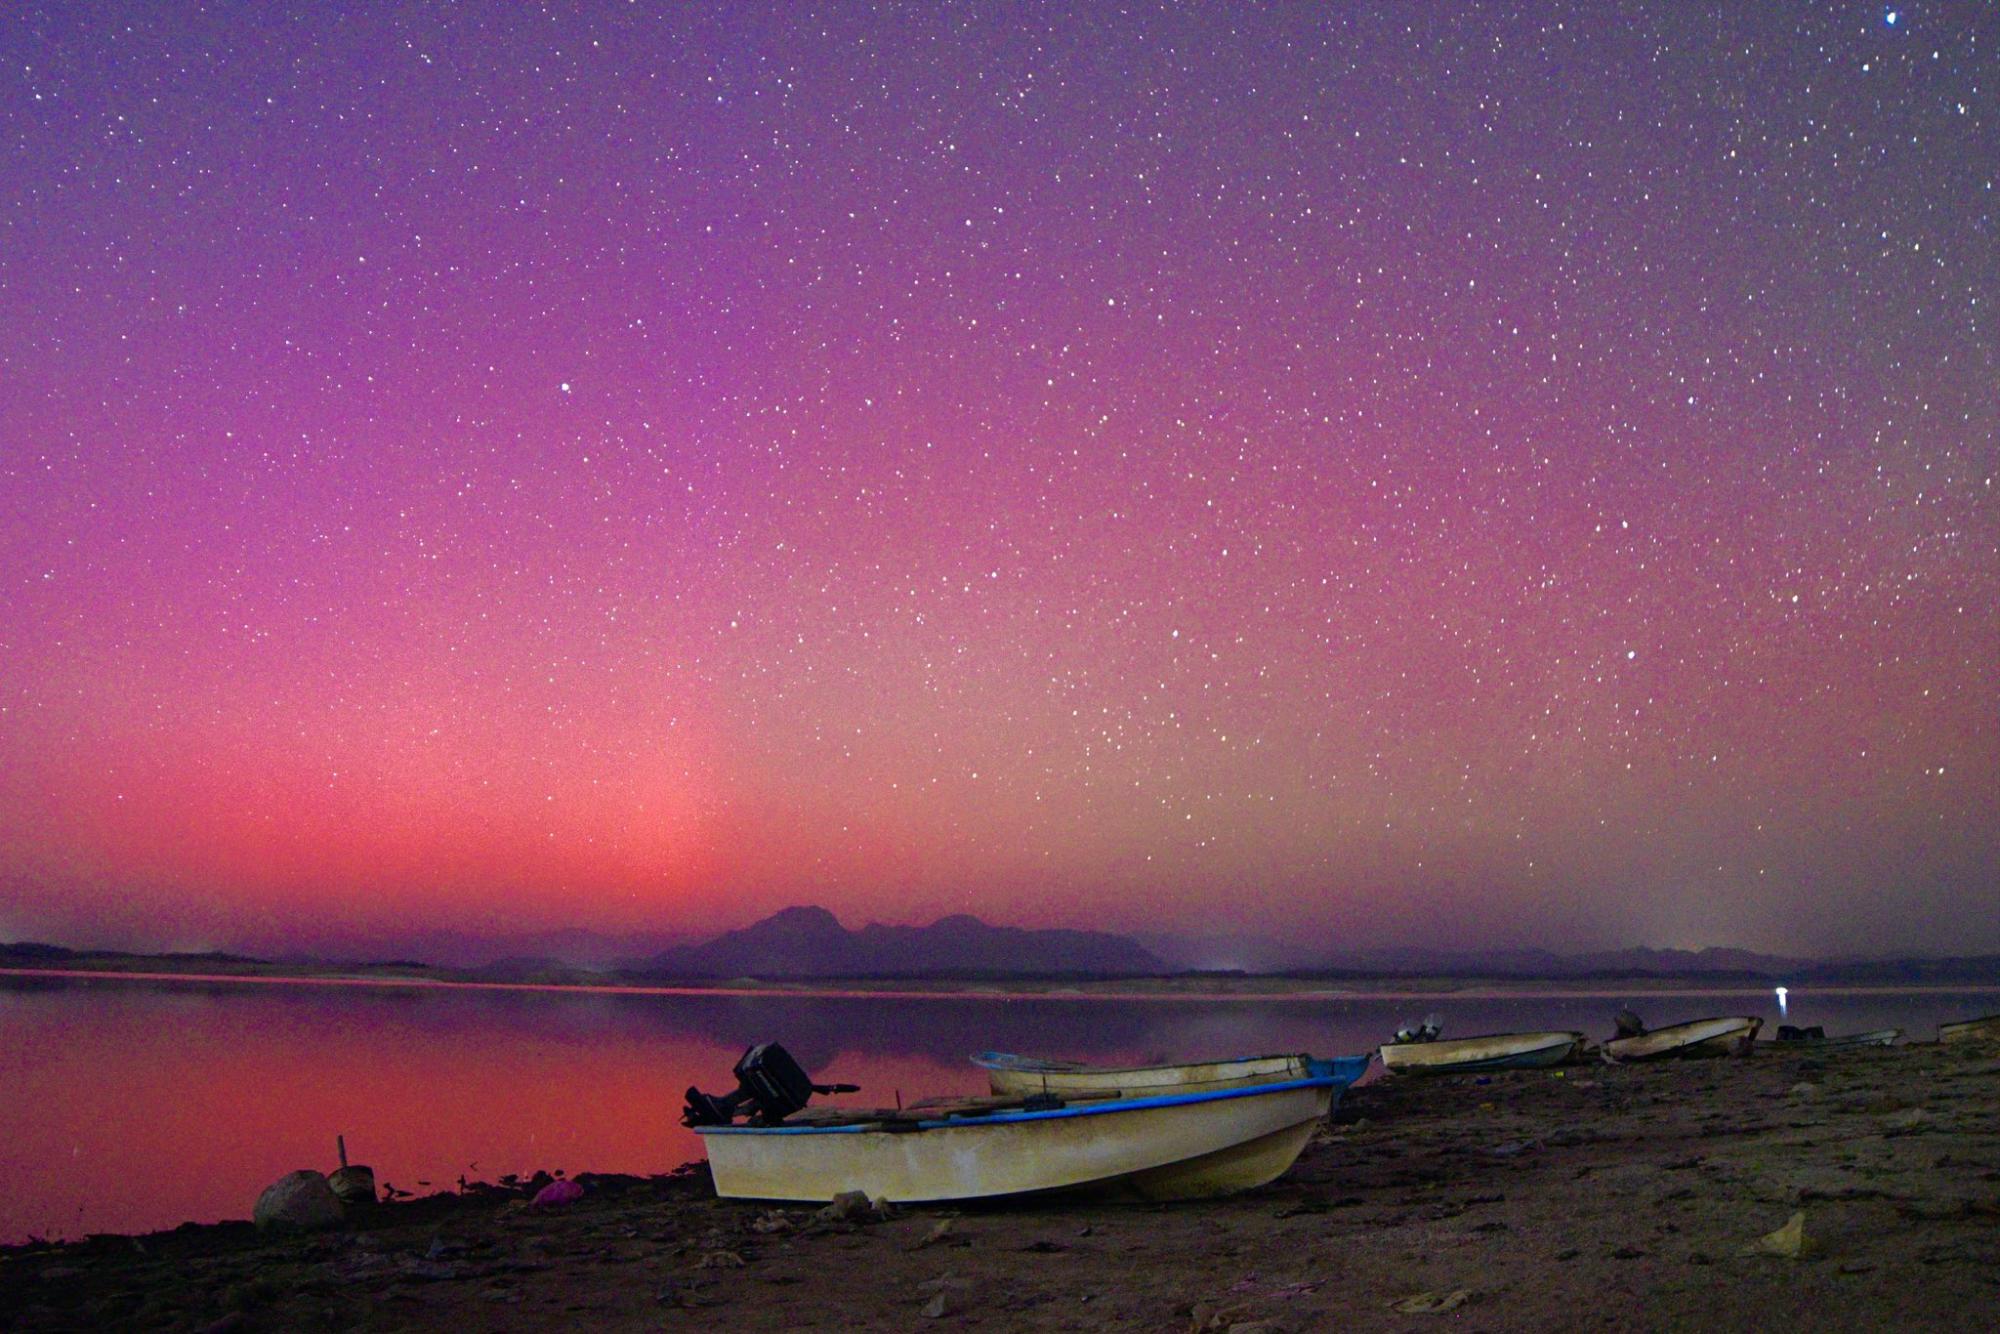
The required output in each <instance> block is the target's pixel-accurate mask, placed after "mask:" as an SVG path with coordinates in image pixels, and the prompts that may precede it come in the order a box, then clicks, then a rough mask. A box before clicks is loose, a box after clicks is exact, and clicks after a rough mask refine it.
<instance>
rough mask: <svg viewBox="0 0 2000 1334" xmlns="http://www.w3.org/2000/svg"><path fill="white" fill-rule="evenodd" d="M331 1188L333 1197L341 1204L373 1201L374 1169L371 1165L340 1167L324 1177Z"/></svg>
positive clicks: (371, 1202) (370, 1202)
mask: <svg viewBox="0 0 2000 1334" xmlns="http://www.w3.org/2000/svg"><path fill="white" fill-rule="evenodd" d="M326 1184H327V1185H328V1186H330V1187H332V1188H333V1194H334V1198H336V1199H338V1200H339V1201H340V1202H341V1203H342V1204H373V1203H375V1169H374V1168H372V1167H342V1168H339V1169H337V1170H335V1172H334V1174H333V1175H332V1176H330V1177H328V1178H327V1179H326Z"/></svg>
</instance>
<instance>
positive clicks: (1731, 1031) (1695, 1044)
mask: <svg viewBox="0 0 2000 1334" xmlns="http://www.w3.org/2000/svg"><path fill="white" fill-rule="evenodd" d="M1763 1026H1764V1021H1763V1020H1762V1019H1757V1018H1753V1017H1751V1016H1749V1015H1729V1016H1726V1017H1723V1018H1719V1019H1691V1020H1689V1021H1688V1022H1687V1023H1684V1024H1669V1025H1668V1026H1667V1027H1665V1028H1656V1029H1654V1030H1653V1031H1652V1032H1650V1033H1640V1034H1637V1035H1636V1036H1633V1037H1628V1038H1613V1039H1611V1040H1610V1041H1609V1042H1607V1043H1605V1044H1604V1045H1603V1047H1601V1048H1599V1050H1600V1051H1602V1052H1603V1054H1604V1059H1605V1060H1607V1061H1610V1062H1612V1063H1613V1064H1616V1063H1618V1062H1620V1061H1657V1060H1661V1059H1664V1058H1667V1057H1688V1056H1747V1055H1749V1054H1750V1045H1751V1044H1752V1043H1753V1042H1755V1041H1756V1040H1757V1030H1758V1029H1760V1028H1762V1027H1763Z"/></svg>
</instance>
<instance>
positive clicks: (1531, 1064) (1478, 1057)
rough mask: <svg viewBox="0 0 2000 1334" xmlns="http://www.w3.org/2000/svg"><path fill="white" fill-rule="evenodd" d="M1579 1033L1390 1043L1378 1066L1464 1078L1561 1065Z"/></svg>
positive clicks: (1394, 1071)
mask: <svg viewBox="0 0 2000 1334" xmlns="http://www.w3.org/2000/svg"><path fill="white" fill-rule="evenodd" d="M1583 1043H1584V1036H1583V1034H1581V1033H1561V1032H1550V1033H1488V1034H1485V1035H1483V1036H1481V1037H1471V1038H1451V1039H1448V1040H1444V1041H1437V1040H1433V1041H1430V1042H1391V1043H1388V1044H1387V1045H1385V1046H1384V1047H1383V1048H1382V1064H1383V1065H1384V1066H1385V1067H1386V1068H1387V1069H1388V1071H1389V1073H1390V1074H1392V1075H1467V1074H1478V1073H1481V1072H1483V1071H1486V1070H1535V1069H1540V1068H1542V1067H1545V1066H1551V1065H1561V1064H1562V1063H1563V1062H1564V1061H1567V1060H1569V1059H1570V1058H1571V1057H1572V1056H1574V1055H1576V1053H1577V1051H1578V1049H1579V1048H1581V1047H1582V1046H1583Z"/></svg>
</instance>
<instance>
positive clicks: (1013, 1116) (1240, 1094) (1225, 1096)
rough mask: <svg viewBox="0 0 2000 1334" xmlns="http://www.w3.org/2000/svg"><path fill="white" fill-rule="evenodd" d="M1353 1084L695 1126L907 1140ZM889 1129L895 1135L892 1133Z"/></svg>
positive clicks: (1305, 1082)
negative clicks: (979, 1112) (930, 1114)
mask: <svg viewBox="0 0 2000 1334" xmlns="http://www.w3.org/2000/svg"><path fill="white" fill-rule="evenodd" d="M1352 1082H1353V1081H1351V1080H1346V1079H1341V1078H1340V1077H1338V1076H1336V1075H1316V1076H1314V1077H1312V1078H1309V1079H1286V1080H1281V1081H1278V1082H1276V1083H1271V1084H1249V1085H1245V1086H1244V1087H1242V1088H1227V1089H1210V1090H1208V1091H1207V1092H1201V1093H1168V1094H1162V1095H1160V1096H1159V1097H1154V1098H1120V1099H1117V1100H1116V1101H1109V1102H1091V1103H1085V1104H1082V1105H1079V1106H1074V1107H1071V1106H1063V1107H1052V1108H1049V1109H1048V1110H1046V1111H1038V1112H1028V1111H1020V1112H995V1113H993V1114H991V1115H988V1116H952V1117H941V1118H935V1119H927V1120H921V1121H914V1122H912V1121H900V1122H890V1121H856V1122H854V1123H853V1124H851V1125H840V1126H788V1125H782V1124H781V1125H775V1126H696V1127H694V1132H695V1134H697V1135H862V1134H887V1135H908V1134H913V1133H915V1132H917V1131H923V1130H951V1129H955V1128H957V1127H960V1126H996V1125H1019V1124H1021V1123H1023V1122H1028V1121H1059V1120H1063V1119H1065V1118H1069V1117H1079V1116H1103V1115H1107V1114H1109V1113H1113V1112H1137V1111H1146V1110H1148V1109H1150V1108H1155V1107H1180V1106H1185V1105H1187V1104H1190V1103H1203V1102H1226V1101H1228V1100H1229V1099H1232V1098H1255V1097H1261V1096H1263V1095H1264V1094H1267V1093H1289V1092H1292V1091H1293V1090H1296V1089H1319V1088H1330V1089H1332V1090H1334V1096H1336V1097H1338V1096H1339V1094H1340V1090H1342V1089H1345V1088H1346V1087H1347V1086H1348V1085H1349V1084H1350V1083H1352ZM891 1125H893V1126H895V1127H896V1128H895V1129H893V1130H892V1129H889V1128H888V1127H890V1126H891Z"/></svg>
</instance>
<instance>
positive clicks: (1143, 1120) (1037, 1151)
mask: <svg viewBox="0 0 2000 1334" xmlns="http://www.w3.org/2000/svg"><path fill="white" fill-rule="evenodd" d="M1343 1084H1344V1081H1342V1080H1341V1079H1338V1078H1336V1077H1333V1076H1330V1075H1323V1076H1316V1077H1312V1078H1306V1079H1286V1080H1278V1081H1276V1082H1273V1083H1266V1084H1247V1085H1243V1086H1240V1087H1237V1088H1226V1089H1211V1090H1207V1091H1204V1092H1197V1093H1177V1094H1168V1095H1164V1096H1160V1097H1151V1098H1114V1099H1103V1098H1089V1095H1085V1096H1086V1098H1089V1100H1087V1101H1079V1102H1073V1103H1065V1104H1062V1105H1059V1106H1056V1107H1053V1108H1048V1109H1034V1108H1032V1106H1027V1107H1018V1108H1016V1109H1014V1110H1007V1111H990V1110H984V1109H979V1108H977V1107H975V1108H973V1110H972V1114H970V1115H962V1116H955V1115H923V1114H921V1113H920V1112H919V1110H918V1109H914V1108H913V1109H911V1112H910V1113H899V1112H858V1113H852V1112H844V1111H842V1110H840V1109H827V1110H825V1111H817V1112H813V1113H806V1114H802V1115H799V1116H796V1117H792V1118H788V1119H787V1121H786V1122H785V1123H782V1124H779V1125H762V1126H759V1125H704V1126H697V1127H696V1128H695V1130H696V1133H697V1134H699V1135H700V1136H701V1137H702V1144H703V1147H704V1148H705V1149H706V1150H707V1151H708V1165H709V1171H710V1172H711V1174H712V1175H713V1176H714V1178H715V1193H716V1194H717V1195H720V1196H722V1197H724V1198H725V1199H745V1200H793V1201H802V1202H814V1201H821V1202H823V1201H826V1200H831V1199H832V1198H833V1197H834V1196H836V1195H838V1194H841V1193H842V1192H844V1191H854V1190H858V1191H864V1192H866V1193H867V1195H868V1196H869V1197H870V1198H871V1199H887V1200H891V1201H894V1202H896V1203H898V1204H921V1203H928V1202H935V1201H945V1200H977V1199H991V1198H995V1197H1000V1196H1010V1195H1039V1194H1046V1193H1052V1192H1066V1193H1079V1194H1088V1195H1092V1196H1096V1197H1100V1198H1110V1199H1130V1200H1185V1199H1198V1198H1201V1197H1204V1196H1210V1195H1226V1194H1231V1193H1233V1192H1235V1191H1239V1190H1248V1189H1250V1188H1251V1187H1253V1186H1261V1185H1263V1184H1264V1183H1266V1182H1268V1181H1271V1180H1273V1179H1274V1178H1276V1177H1278V1176H1279V1175H1281V1174H1282V1173H1283V1172H1284V1171H1285V1170H1286V1169H1287V1168H1289V1167H1290V1166H1291V1165H1292V1163H1293V1161H1294V1160H1295V1159H1297V1157H1298V1156H1299V1152H1300V1150H1302V1149H1304V1148H1305V1145H1306V1141H1307V1140H1308V1139H1310V1138H1311V1137H1312V1132H1313V1128H1314V1127H1315V1126H1317V1125H1319V1123H1320V1122H1321V1121H1322V1120H1324V1119H1325V1117H1326V1115H1327V1113H1328V1111H1330V1110H1331V1109H1332V1106H1333V1103H1334V1101H1335V1099H1337V1098H1338V1097H1339V1096H1340V1090H1341V1088H1342V1087H1343Z"/></svg>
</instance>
